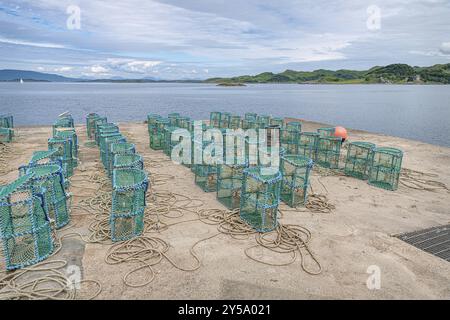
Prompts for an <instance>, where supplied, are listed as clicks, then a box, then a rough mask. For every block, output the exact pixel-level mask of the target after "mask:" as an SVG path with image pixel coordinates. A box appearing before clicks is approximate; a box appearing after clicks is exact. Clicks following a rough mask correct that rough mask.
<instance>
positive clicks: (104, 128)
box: [95, 123, 120, 145]
mask: <svg viewBox="0 0 450 320" xmlns="http://www.w3.org/2000/svg"><path fill="white" fill-rule="evenodd" d="M119 132H120V130H119V127H118V126H117V125H116V124H115V123H104V124H101V125H99V126H98V127H97V131H95V142H96V143H97V145H100V139H101V137H102V136H105V135H108V134H113V133H119Z"/></svg>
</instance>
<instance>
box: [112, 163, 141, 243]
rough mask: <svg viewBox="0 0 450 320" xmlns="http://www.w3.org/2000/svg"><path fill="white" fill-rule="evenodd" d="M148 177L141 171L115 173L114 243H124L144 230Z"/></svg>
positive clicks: (128, 170)
mask: <svg viewBox="0 0 450 320" xmlns="http://www.w3.org/2000/svg"><path fill="white" fill-rule="evenodd" d="M147 189H148V177H147V174H146V173H145V172H144V171H143V170H139V169H116V170H114V171H113V194H112V208H111V216H110V224H111V239H112V241H124V240H128V239H131V238H134V237H137V236H139V235H141V234H142V231H143V230H144V210H145V206H146V203H145V195H146V193H147Z"/></svg>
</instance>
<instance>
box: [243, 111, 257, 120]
mask: <svg viewBox="0 0 450 320" xmlns="http://www.w3.org/2000/svg"><path fill="white" fill-rule="evenodd" d="M257 118H258V115H257V114H256V113H252V112H247V113H245V115H244V119H245V120H249V121H255V122H256V119H257Z"/></svg>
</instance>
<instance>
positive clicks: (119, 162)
mask: <svg viewBox="0 0 450 320" xmlns="http://www.w3.org/2000/svg"><path fill="white" fill-rule="evenodd" d="M113 169H140V170H143V169H144V161H143V160H142V156H140V155H139V154H137V153H135V154H117V155H115V156H114V165H113Z"/></svg>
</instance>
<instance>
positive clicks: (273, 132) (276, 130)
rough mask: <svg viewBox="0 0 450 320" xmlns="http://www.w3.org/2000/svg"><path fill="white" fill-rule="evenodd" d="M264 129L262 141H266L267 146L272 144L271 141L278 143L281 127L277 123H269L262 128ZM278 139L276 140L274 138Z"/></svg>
mask: <svg viewBox="0 0 450 320" xmlns="http://www.w3.org/2000/svg"><path fill="white" fill-rule="evenodd" d="M264 129H265V130H266V135H265V137H264V141H267V146H269V147H270V146H272V143H274V144H277V145H278V146H279V145H280V142H281V139H280V134H281V129H280V127H279V126H277V125H273V126H272V125H270V126H267V127H265V128H264ZM276 139H278V140H276Z"/></svg>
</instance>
